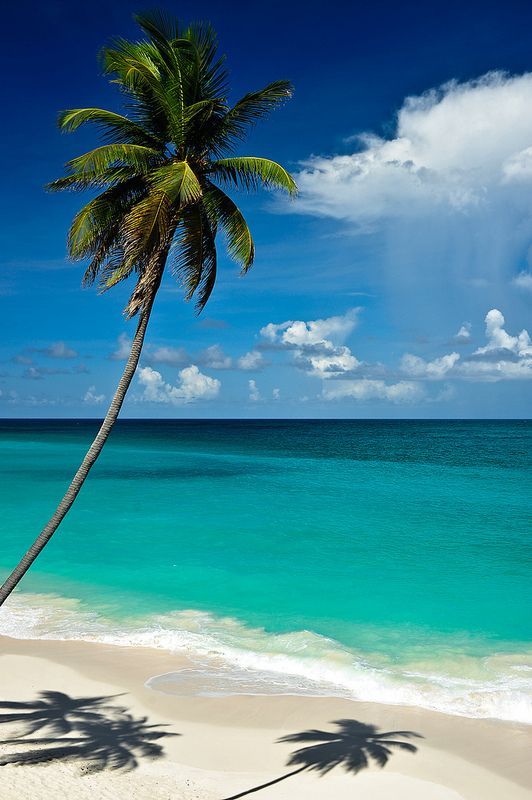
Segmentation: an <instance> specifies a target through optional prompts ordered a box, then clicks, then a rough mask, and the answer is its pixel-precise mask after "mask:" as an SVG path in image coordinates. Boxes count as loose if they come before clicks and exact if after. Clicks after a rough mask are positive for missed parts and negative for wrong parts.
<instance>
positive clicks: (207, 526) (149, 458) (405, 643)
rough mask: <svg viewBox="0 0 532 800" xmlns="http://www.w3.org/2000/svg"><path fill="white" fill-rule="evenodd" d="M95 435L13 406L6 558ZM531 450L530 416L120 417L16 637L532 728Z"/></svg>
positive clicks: (49, 553)
mask: <svg viewBox="0 0 532 800" xmlns="http://www.w3.org/2000/svg"><path fill="white" fill-rule="evenodd" d="M95 429H96V426H95V423H94V422H85V421H83V422H76V421H24V422H22V421H7V420H5V421H2V422H0V453H1V467H0V469H1V472H2V474H1V487H2V488H1V495H0V513H1V517H2V520H3V531H4V532H3V534H2V543H1V547H0V569H1V570H2V572H4V573H7V571H8V569H9V568H10V567H12V566H13V565H14V563H15V562H16V561H17V558H18V557H19V556H20V554H21V552H22V551H23V550H24V548H25V547H26V546H27V545H28V544H29V543H30V542H31V540H32V539H33V538H34V536H35V534H36V533H37V532H38V531H39V530H40V528H41V527H42V524H43V523H44V522H45V521H46V519H47V517H48V516H49V515H50V513H51V512H52V511H53V509H54V506H55V503H56V502H57V500H58V499H59V497H60V496H61V494H62V492H63V490H64V488H65V487H66V485H67V482H68V480H69V478H70V477H71V474H72V473H73V471H74V469H75V467H76V466H77V464H78V462H79V460H80V458H81V457H82V455H83V454H84V451H85V449H86V446H87V444H88V443H89V441H90V439H91V436H92V434H93V433H94V431H95ZM531 461H532V425H531V424H530V423H529V422H484V421H474V422H471V421H468V422H457V421H445V422H433V421H430V422H429V421H423V422H414V421H411V422H408V421H407V422H405V421H401V422H392V421H245V422H240V421H185V422H183V421H123V422H121V423H119V424H118V426H117V429H116V431H115V432H114V433H113V435H112V437H111V439H110V441H109V442H108V444H107V446H106V448H105V450H104V453H103V455H102V456H101V458H100V460H99V461H98V463H97V465H96V466H95V467H94V469H93V471H92V473H91V475H90V478H89V480H88V481H87V483H86V485H85V487H84V489H83V490H82V492H81V494H80V496H79V497H78V499H77V501H76V504H75V506H74V509H73V510H72V511H71V512H70V514H69V516H68V517H67V519H66V520H65V522H64V523H63V525H62V527H61V528H60V530H59V531H58V533H57V534H56V535H55V537H54V539H53V540H52V542H51V543H50V545H49V546H48V547H47V549H46V550H45V552H44V553H43V555H42V556H41V557H40V558H39V560H38V562H37V563H36V564H35V566H34V568H33V569H32V571H31V573H30V574H28V576H27V577H26V579H25V580H24V583H23V585H22V587H21V589H22V590H21V591H20V592H18V593H17V595H16V597H14V598H13V600H12V601H11V602H10V605H9V607H8V606H6V611H5V613H4V614H2V615H0V632H2V631H3V632H6V633H10V634H11V635H17V636H48V637H56V638H94V639H102V640H105V641H117V642H121V643H127V642H131V643H137V644H146V645H155V646H160V647H165V648H167V649H171V650H176V651H177V650H179V651H183V650H184V651H186V652H187V653H188V654H189V655H190V656H191V657H192V659H193V661H194V663H195V664H196V667H197V670H198V671H199V672H200V673H201V675H202V676H203V680H204V684H205V685H204V690H205V691H206V692H218V691H233V692H234V691H271V690H272V686H273V687H275V686H277V690H278V691H289V692H296V691H299V692H305V693H335V694H340V695H342V696H354V697H359V698H361V699H368V700H383V701H385V702H407V703H411V704H416V705H424V706H427V707H432V708H441V709H443V710H447V711H451V712H455V713H463V714H469V715H476V716H501V717H505V718H514V719H523V720H526V721H530V722H532V706H531V704H530V683H531V677H532V656H531V652H532V646H531V644H530V642H531V639H532V636H531V634H532V613H531V609H532V580H531V578H532V547H531V537H530V519H531V516H532V515H531V510H532V502H531V493H530V466H531ZM37 595H38V596H37ZM182 677H183V676H182ZM196 677H197V676H196ZM166 680H169V681H171V680H175V681H178V680H179V676H170V677H169V678H167V679H166Z"/></svg>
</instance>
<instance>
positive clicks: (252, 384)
mask: <svg viewBox="0 0 532 800" xmlns="http://www.w3.org/2000/svg"><path fill="white" fill-rule="evenodd" d="M248 389H249V399H250V400H251V402H252V403H258V402H259V400H262V397H261V394H260V392H259V389H258V386H257V383H256V381H254V380H250V381H248Z"/></svg>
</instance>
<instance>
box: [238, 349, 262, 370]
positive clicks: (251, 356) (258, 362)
mask: <svg viewBox="0 0 532 800" xmlns="http://www.w3.org/2000/svg"><path fill="white" fill-rule="evenodd" d="M263 365H264V357H263V355H262V353H260V352H259V351H258V350H250V351H249V353H245V354H244V355H243V356H240V358H239V359H238V360H237V366H238V369H241V370H244V372H246V371H249V370H253V369H260V368H261V367H262V366H263Z"/></svg>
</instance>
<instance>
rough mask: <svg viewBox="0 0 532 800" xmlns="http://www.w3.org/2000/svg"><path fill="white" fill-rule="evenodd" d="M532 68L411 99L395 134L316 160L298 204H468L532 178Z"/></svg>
mask: <svg viewBox="0 0 532 800" xmlns="http://www.w3.org/2000/svg"><path fill="white" fill-rule="evenodd" d="M531 128H532V74H531V73H527V74H525V75H520V76H516V77H511V76H507V75H505V74H503V73H498V72H492V73H488V74H487V75H484V76H483V77H481V78H479V79H478V80H474V81H468V82H466V83H458V82H456V81H453V82H450V83H448V84H446V85H444V86H443V87H442V88H441V89H437V90H432V91H429V92H427V93H425V94H423V95H421V96H418V97H409V98H407V99H406V100H405V102H404V104H403V106H402V108H401V109H400V111H399V113H398V116H397V126H396V131H395V136H393V138H390V139H383V138H381V137H378V136H375V135H372V134H363V135H361V136H359V137H356V138H357V139H358V142H359V144H360V148H359V149H358V150H357V152H355V153H352V154H350V155H337V156H331V157H315V158H311V159H309V160H308V161H307V162H306V163H305V164H304V165H303V167H304V168H303V170H302V171H301V172H300V174H299V176H298V183H299V186H300V189H301V197H300V201H299V207H300V208H301V209H302V210H307V211H311V212H315V213H319V214H326V215H329V216H334V217H337V218H339V219H351V220H355V221H364V220H368V219H374V218H376V217H381V216H395V217H407V216H415V215H416V214H418V213H419V211H420V209H423V208H426V205H427V204H432V205H434V204H435V205H441V204H446V205H448V206H450V207H452V208H454V209H457V210H464V209H467V208H468V207H472V206H476V205H478V204H481V203H483V202H484V200H485V197H486V192H487V190H488V187H489V186H490V185H491V186H494V185H495V186H500V185H503V184H508V183H511V182H513V181H519V182H520V183H522V182H523V181H531V180H532V148H531V147H530V130H531Z"/></svg>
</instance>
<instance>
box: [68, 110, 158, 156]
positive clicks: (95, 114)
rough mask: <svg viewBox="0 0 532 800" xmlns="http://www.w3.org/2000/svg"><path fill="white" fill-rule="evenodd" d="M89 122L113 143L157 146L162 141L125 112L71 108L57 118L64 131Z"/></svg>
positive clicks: (74, 129)
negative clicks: (126, 115) (116, 112)
mask: <svg viewBox="0 0 532 800" xmlns="http://www.w3.org/2000/svg"><path fill="white" fill-rule="evenodd" d="M87 122H92V123H94V124H95V125H97V126H98V127H99V128H100V130H101V131H102V133H103V135H104V137H105V138H106V139H107V140H109V141H111V142H113V143H120V144H140V145H144V146H146V147H155V148H157V147H158V146H160V145H161V142H160V141H158V140H157V139H156V138H155V137H154V136H152V135H151V134H150V133H149V132H148V131H145V130H144V129H143V128H142V126H141V125H138V124H137V123H136V122H134V121H133V120H131V119H129V118H128V117H125V116H124V115H123V114H115V113H114V112H113V111H107V110H106V109H103V108H70V109H67V110H66V111H61V112H60V113H59V116H58V119H57V124H58V126H59V129H60V130H61V131H63V132H64V133H71V132H72V131H76V130H77V129H78V128H79V127H80V126H81V125H85V124H86V123H87ZM163 144H164V143H163Z"/></svg>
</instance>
